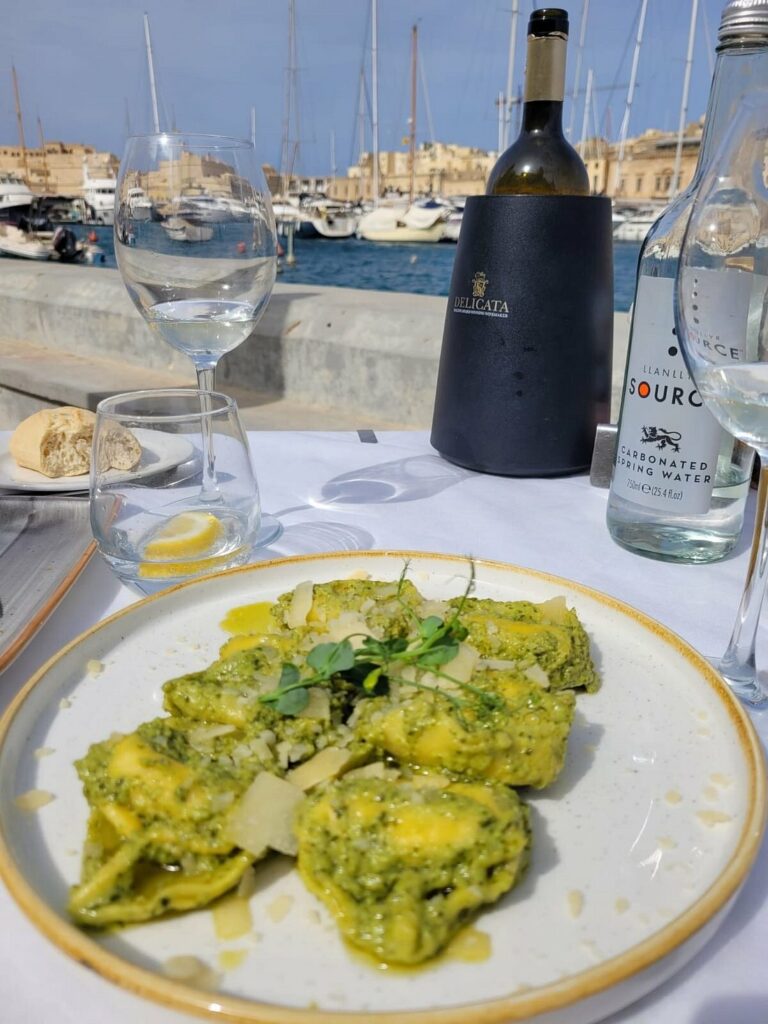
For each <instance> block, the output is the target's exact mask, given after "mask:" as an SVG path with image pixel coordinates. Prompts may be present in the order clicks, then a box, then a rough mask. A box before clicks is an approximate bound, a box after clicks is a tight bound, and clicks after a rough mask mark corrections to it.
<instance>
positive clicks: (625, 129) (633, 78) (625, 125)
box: [613, 0, 648, 198]
mask: <svg viewBox="0 0 768 1024" xmlns="http://www.w3.org/2000/svg"><path fill="white" fill-rule="evenodd" d="M647 10H648V0H642V4H641V7H640V18H639V21H638V23H637V38H636V39H635V52H634V53H633V55H632V71H631V73H630V76H629V88H628V89H627V102H626V104H625V106H624V117H623V118H622V119H621V130H620V132H619V153H618V156H617V158H616V175H615V178H614V185H613V195H614V198H615V197H616V196H617V194H618V191H619V185H620V183H621V165H622V164H623V163H624V149H625V146H626V144H627V135H628V133H629V115H630V113H631V111H632V100H633V99H634V96H635V83H636V82H637V65H638V62H639V60H640V47H641V46H642V45H643V29H644V28H645V14H646V11H647Z"/></svg>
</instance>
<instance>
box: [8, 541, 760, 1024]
mask: <svg viewBox="0 0 768 1024" xmlns="http://www.w3.org/2000/svg"><path fill="white" fill-rule="evenodd" d="M361 557H364V558H366V559H369V558H376V557H380V558H393V557H395V558H403V559H409V558H412V559H421V558H428V559H433V560H435V561H440V562H452V563H457V562H466V561H468V559H466V558H462V557H461V556H460V555H443V554H434V553H431V552H425V551H341V552H326V553H323V554H313V555H297V556H293V557H290V558H279V559H274V560H271V561H268V562H259V563H257V564H256V565H247V566H242V567H241V568H238V569H229V570H226V571H224V572H221V573H215V574H214V575H215V576H217V577H218V576H233V575H236V574H241V573H258V572H259V571H260V570H261V569H266V568H274V567H275V566H279V565H295V564H297V563H301V562H319V561H325V560H332V559H340V558H349V559H350V560H352V559H357V558H361ZM474 561H475V564H476V565H478V566H485V567H487V568H490V569H502V570H509V571H511V572H514V573H518V574H520V575H521V576H529V577H534V578H536V579H539V580H544V581H546V582H550V583H554V584H557V585H565V586H567V587H568V588H569V589H571V590H576V591H578V592H579V593H581V594H584V595H585V596H586V597H589V598H591V599H592V600H594V601H597V602H598V603H600V604H603V605H605V606H606V607H608V608H612V609H614V610H616V611H619V612H621V613H623V614H624V615H626V616H627V617H628V618H630V619H632V620H634V621H635V622H636V623H638V624H639V625H641V626H643V627H644V628H645V629H648V630H650V631H651V632H652V633H654V634H655V635H656V636H658V637H660V638H661V639H663V640H665V641H666V642H667V643H669V644H670V645H671V646H672V647H673V648H674V649H675V650H676V651H677V652H678V654H680V655H682V657H684V658H685V660H686V661H687V662H689V663H690V664H691V665H693V666H694V667H695V668H696V669H697V670H698V671H699V672H700V673H701V674H702V675H703V676H704V678H705V679H706V681H707V683H708V684H709V685H710V687H711V688H712V690H713V691H714V692H715V693H716V694H717V696H718V697H719V698H720V700H721V701H722V703H723V705H724V707H725V710H726V711H727V713H728V716H729V718H730V719H731V722H732V723H733V725H734V728H735V729H736V733H737V735H738V738H739V743H740V745H741V751H742V753H743V755H744V758H745V760H746V762H747V764H748V766H749V798H748V804H747V810H746V817H745V822H744V827H743V829H742V832H741V835H740V836H739V841H738V845H737V847H736V850H735V852H734V854H733V856H732V857H731V859H730V860H729V862H728V864H727V865H726V867H725V868H724V869H723V871H722V872H721V873H720V875H719V877H718V878H717V879H716V881H715V882H714V884H713V885H711V886H710V888H709V889H708V890H707V891H706V892H705V893H704V894H703V895H702V896H701V897H700V898H699V899H698V900H697V901H696V902H695V903H694V904H693V905H692V906H691V907H689V908H688V910H686V911H685V912H684V913H683V914H681V915H680V916H679V917H677V918H676V919H675V920H673V921H671V922H670V923H669V924H668V925H666V926H665V927H664V928H662V929H661V930H660V931H659V932H657V933H656V934H655V935H653V936H651V937H650V938H648V939H645V940H644V941H643V942H640V943H638V944H637V945H636V946H633V947H632V948H631V949H629V950H627V952H625V953H622V954H621V955H619V956H617V957H613V958H612V959H611V960H607V961H606V962H605V963H603V964H599V965H598V966H596V967H593V968H590V969H588V970H586V971H581V972H580V973H578V974H575V975H572V976H571V977H569V978H567V979H565V980H563V981H561V982H558V983H556V984H552V985H546V986H543V987H541V988H539V989H531V990H530V991H527V992H525V993H521V994H518V995H510V996H506V997H504V998H502V999H495V1000H492V1001H488V1002H483V1003H466V1004H463V1005H462V1006H456V1007H447V1008H440V1009H435V1010H415V1011H409V1010H405V1011H392V1012H368V1013H353V1012H340V1011H338V1010H333V1011H324V1010H319V1009H318V1010H315V1009H293V1008H289V1007H281V1006H276V1005H275V1004H273V1003H257V1002H253V1001H251V1000H246V999H240V998H237V997H234V996H227V995H225V994H223V993H215V994H214V993H211V992H204V991H201V990H199V989H194V988H189V987H187V986H185V985H181V984H179V983H177V982H173V981H170V980H169V979H166V978H163V977H162V976H160V975H158V974H155V973H154V972H152V971H147V970H144V969H143V968H140V967H136V966H134V965H133V964H131V963H128V962H127V961H125V960H123V959H122V958H121V957H118V956H116V955H114V954H113V953H110V952H108V951H106V950H104V949H102V948H101V947H100V946H99V945H98V944H97V943H96V942H93V941H92V940H91V939H90V938H89V937H88V936H87V934H86V933H85V932H82V931H80V930H79V929H78V928H76V927H75V926H74V925H71V924H69V923H67V922H66V921H64V920H62V918H61V917H59V915H58V914H57V913H56V912H55V911H53V910H52V909H51V908H50V907H49V906H48V904H47V903H45V902H44V901H43V900H42V899H41V898H40V897H39V896H38V895H37V893H36V892H35V890H34V889H33V888H32V887H31V886H30V885H29V884H28V883H27V881H26V879H25V878H24V877H23V876H22V874H21V873H20V872H19V870H18V869H17V867H16V864H15V862H14V860H13V859H12V857H11V855H10V853H9V850H8V847H7V845H6V842H5V837H4V834H3V832H2V827H1V823H0V878H2V879H3V881H4V882H5V884H6V886H7V887H8V889H9V891H10V893H11V895H12V896H13V897H14V899H15V900H16V902H17V903H18V904H19V906H20V907H21V909H22V910H23V911H24V912H25V913H26V914H27V916H28V917H29V918H30V920H31V921H32V922H33V924H35V925H36V926H37V927H38V928H39V929H40V931H42V932H43V934H44V935H46V936H47V937H48V938H49V939H51V941H52V942H54V943H55V944H56V945H57V946H59V947H60V948H61V949H63V950H64V952H66V953H68V954H69V955H70V956H71V957H73V958H74V959H75V960H77V961H78V962H79V963H81V964H83V965H84V966H85V967H90V968H91V969H92V970H94V971H96V972H97V973H98V974H100V975H102V977H104V978H107V979H108V980H109V981H112V982H115V983H116V984H118V985H120V986H122V987H123V988H125V989H128V990H129V991H131V992H134V993H135V994H136V995H139V996H142V997H144V998H145V999H150V1000H152V1001H154V1002H157V1003H161V1004H163V1005H165V1006H166V1007H169V1008H172V1009H176V1010H183V1011H187V1012H191V1013H195V1014H198V1015H199V1016H201V1017H213V1018H215V1019H217V1020H220V1021H234V1022H239V1024H318V1022H323V1021H325V1022H327V1024H331V1022H334V1024H336V1022H338V1021H340V1020H343V1021H344V1024H414V1022H418V1024H467V1021H468V1020H470V1019H471V1020H472V1022H473V1024H501V1022H506V1021H525V1020H528V1019H529V1018H532V1017H536V1015H537V1014H541V1013H545V1012H547V1011H549V1012H551V1011H554V1010H557V1009H561V1008H563V1007H567V1006H569V1005H571V1004H573V1003H576V1002H579V1001H581V1000H583V999H586V998H588V997H589V996H593V995H595V994H597V993H599V992H602V991H604V990H606V989H608V988H610V987H612V986H614V985H617V984H619V983H620V982H623V981H626V980H627V979H628V978H631V977H632V976H633V975H635V974H638V973H639V972H640V971H642V970H644V969H646V968H648V967H650V966H651V965H652V964H654V963H655V962H656V961H658V960H660V959H661V958H662V957H664V956H666V955H667V954H668V953H671V952H672V951H673V950H674V949H676V948H677V947H678V946H680V945H681V944H682V943H683V942H685V941H686V940H687V939H689V938H691V937H692V936H693V935H694V934H695V933H696V932H697V931H699V929H701V928H702V927H703V926H704V925H705V924H706V923H707V922H708V921H709V920H710V918H712V917H713V916H714V915H715V914H716V913H717V912H718V911H719V910H721V909H723V908H724V907H725V906H726V905H727V903H728V901H729V899H730V898H731V897H732V896H733V895H734V893H735V892H736V891H737V889H738V888H739V886H740V885H741V884H742V882H743V881H744V880H745V878H746V876H747V874H748V872H749V869H750V867H751V866H752V863H753V861H754V859H755V857H756V855H757V851H758V849H759V846H760V841H761V838H762V833H763V830H764V828H765V824H766V810H767V808H766V780H765V767H764V764H765V763H764V757H763V751H762V746H761V744H760V740H759V739H758V737H757V734H756V733H755V731H754V728H753V726H752V723H751V722H750V720H749V718H748V716H747V714H746V712H745V711H744V709H743V708H742V707H741V705H740V704H739V703H738V701H737V700H736V698H735V697H734V696H733V695H732V694H731V692H730V691H729V690H728V688H727V686H726V684H725V682H724V681H723V680H722V679H721V677H720V676H719V675H718V673H717V672H716V671H715V670H714V669H713V668H712V667H711V666H710V665H709V664H708V662H706V661H705V659H704V658H703V657H702V656H701V655H700V654H698V653H697V652H696V651H695V650H694V649H693V648H692V647H691V646H690V645H689V644H688V643H686V642H685V641H684V640H683V639H682V638H681V637H679V636H678V635H677V634H676V633H673V632H672V631H671V630H670V629H667V627H666V626H663V625H661V623H659V622H657V621H656V620H655V619H652V618H650V617H649V616H647V615H645V614H644V613H643V612H640V611H638V610H637V609H635V608H632V607H631V606H630V605H627V604H625V603H624V602H623V601H619V600H617V599H616V598H613V597H610V596H609V595H607V594H603V593H601V592H600V591H598V590H593V589H592V588H591V587H587V586H583V585H582V584H580V583H574V582H573V581H571V580H566V579H564V578H563V577H560V576H554V575H552V574H550V573H545V572H540V571H538V570H536V569H526V568H522V567H520V566H514V565H510V564H509V563H506V562H495V561H491V560H487V559H475V560H474ZM209 579H211V576H206V577H203V578H202V579H197V580H190V581H188V582H186V583H181V584H179V585H177V586H175V587H172V588H170V589H169V590H165V591H162V592H161V593H159V594H154V595H152V596H150V597H146V598H144V599H143V600H141V601H140V602H137V603H136V604H133V605H129V606H128V607H127V608H124V609H122V610H121V611H119V612H116V613H115V614H114V615H111V616H110V617H109V618H107V619H104V620H103V621H102V622H100V623H97V624H96V625H95V626H93V627H92V628H91V629H89V630H87V631H86V632H85V633H82V634H81V635H80V636H79V637H76V638H75V639H74V640H72V641H71V642H70V643H69V644H67V645H66V647H63V648H62V650H61V651H59V652H58V654H55V655H54V656H53V657H52V658H51V659H50V660H49V661H48V662H46V664H45V665H43V666H42V668H41V669H39V670H38V672H36V673H35V675H34V676H33V677H32V678H31V679H30V680H29V682H27V683H26V684H25V686H24V687H23V689H22V690H20V691H19V693H18V694H17V696H16V698H15V699H14V701H13V703H12V704H11V705H10V706H9V708H8V709H7V711H6V712H5V715H4V716H3V718H2V720H0V747H2V745H3V743H4V742H5V737H6V734H7V733H8V730H9V728H10V726H11V723H12V721H13V719H14V717H15V715H16V713H17V712H18V711H19V709H20V707H21V706H22V704H23V703H24V701H25V700H26V699H27V697H28V696H29V694H30V692H31V691H32V689H33V687H35V686H36V685H37V683H38V682H39V681H40V680H41V679H42V678H43V676H44V675H45V674H46V672H47V671H48V670H49V669H50V668H51V666H52V665H54V664H55V663H56V662H57V661H58V660H59V659H60V658H62V657H63V656H64V655H65V654H67V653H68V652H69V651H71V650H72V649H73V648H74V647H76V646H77V645H78V644H80V643H82V641H83V640H85V639H86V638H87V637H89V636H91V635H92V634H94V633H96V632H98V631H99V630H100V629H102V628H104V627H105V626H107V625H108V624H110V623H112V622H115V621H116V620H117V619H120V618H123V617H124V616H126V615H129V614H130V613H131V612H132V611H133V610H134V609H136V608H138V607H140V606H143V605H146V604H149V603H151V602H153V601H159V600H162V599H163V598H164V597H166V596H167V595H168V594H171V593H174V592H175V591H177V590H181V589H185V588H187V587H191V586H195V585H197V584H198V583H201V582H204V581H205V580H209ZM470 1015H471V1016H470Z"/></svg>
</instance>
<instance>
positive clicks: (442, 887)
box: [296, 779, 530, 964]
mask: <svg viewBox="0 0 768 1024" xmlns="http://www.w3.org/2000/svg"><path fill="white" fill-rule="evenodd" d="M296 834H297V837H298V841H299V855H298V866H299V872H300V873H301V877H302V878H303V880H304V882H305V884H306V886H307V888H308V889H310V891H311V892H314V893H315V895H317V896H318V897H319V898H320V899H321V900H322V901H323V902H324V903H325V904H326V906H327V907H328V909H329V910H330V912H331V913H332V914H333V916H334V918H335V919H336V922H337V924H338V926H339V929H340V930H341V933H342V935H343V936H344V938H345V939H346V940H347V941H348V942H350V943H351V944H352V945H354V946H357V947H358V948H360V949H362V950H365V952H367V953H370V954H371V955H372V956H374V957H375V958H376V959H378V960H382V961H384V962H385V963H391V964H417V963H421V962H422V961H424V960H427V959H429V958H430V957H432V956H434V955H435V954H437V953H439V952H440V950H441V949H444V948H445V946H446V945H447V944H448V942H449V941H450V939H451V938H452V937H453V936H454V935H455V934H456V932H457V931H458V930H459V929H460V928H461V927H462V926H463V925H464V924H465V923H466V922H467V920H468V919H469V918H470V917H471V915H472V914H473V913H475V912H476V911H477V910H479V909H480V907H482V906H483V905H484V904H487V903H493V902H494V901H495V900H497V899H498V898H499V897H500V896H501V895H502V894H503V893H505V892H507V891H508V890H509V889H511V888H512V886H514V885H515V884H516V883H517V881H518V880H519V879H520V877H521V876H522V874H523V872H524V870H525V867H526V864H527V862H528V856H529V848H530V823H529V813H528V809H527V808H526V807H525V805H524V804H523V803H522V801H521V800H520V799H519V797H518V796H517V794H516V793H515V792H514V790H511V789H507V788H506V787H503V786H492V785H483V784H471V783H457V784H452V785H449V786H448V787H446V788H443V789H433V788H421V787H418V786H416V785H413V784H412V783H408V782H389V781H385V780H382V779H353V780H350V779H347V780H341V781H340V782H336V783H332V784H329V785H328V786H326V787H325V788H324V789H323V790H322V791H321V792H319V793H317V794H316V795H314V796H312V797H310V799H309V800H307V801H306V803H305V804H304V805H303V806H302V807H301V808H300V810H299V815H298V820H297V824H296Z"/></svg>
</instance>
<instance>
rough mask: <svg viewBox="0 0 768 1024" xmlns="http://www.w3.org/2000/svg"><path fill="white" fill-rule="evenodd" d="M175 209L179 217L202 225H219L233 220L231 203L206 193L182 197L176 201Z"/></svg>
mask: <svg viewBox="0 0 768 1024" xmlns="http://www.w3.org/2000/svg"><path fill="white" fill-rule="evenodd" d="M174 207H175V211H176V213H177V214H178V216H179V217H184V218H186V219H188V220H194V221H197V222H198V223H200V224H219V223H221V222H222V221H227V220H232V219H233V212H232V208H231V205H230V203H229V202H228V201H227V200H226V199H224V198H223V197H222V196H212V195H208V193H206V192H201V193H200V194H199V195H184V194H183V195H180V196H178V198H177V199H174Z"/></svg>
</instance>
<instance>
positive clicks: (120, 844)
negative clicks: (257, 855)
mask: <svg viewBox="0 0 768 1024" xmlns="http://www.w3.org/2000/svg"><path fill="white" fill-rule="evenodd" d="M194 724H195V725H198V726H199V723H194ZM188 726H189V723H185V722H179V721H176V722H175V723H173V722H172V721H171V720H169V719H157V720H155V721H154V722H151V723H146V724H145V725H144V726H142V727H140V728H139V730H137V731H136V732H133V733H129V734H128V735H126V736H114V737H112V738H111V739H109V740H107V741H105V742H104V743H100V744H94V746H93V747H91V749H90V750H89V752H88V754H87V755H86V757H84V758H82V759H81V760H80V761H78V762H77V765H76V766H77V769H78V773H79V775H80V778H81V780H82V782H83V788H84V790H85V794H86V797H87V799H88V802H89V804H90V806H91V813H90V817H89V821H88V835H87V839H86V845H85V850H84V857H83V871H82V880H81V882H80V884H79V885H77V886H75V887H74V888H73V890H72V892H71V894H70V900H69V910H70V913H71V914H72V916H73V917H74V918H75V920H77V921H79V922H80V923H82V924H91V925H101V926H103V925H107V924H113V923H116V922H128V921H142V920H146V919H148V918H150V917H156V916H158V915H159V914H163V913H166V912H167V911H171V910H176V911H178V910H189V909H191V908H193V907H198V906H204V905H206V904H207V903H209V902H210V901H211V900H212V899H215V898H216V897H217V896H220V895H221V894H222V893H224V892H227V890H229V889H231V888H232V886H233V885H236V884H237V882H238V880H239V878H240V877H241V875H242V874H243V872H244V871H245V869H246V868H247V867H248V865H249V864H250V863H252V861H253V859H254V858H253V857H252V856H250V855H248V854H244V853H243V852H242V851H240V850H237V849H235V848H233V846H232V843H231V842H230V841H229V840H227V838H226V835H225V832H226V829H225V826H226V820H227V815H228V813H229V810H230V808H231V807H232V806H233V805H234V804H235V801H236V799H237V797H238V796H239V795H240V793H241V792H242V791H243V790H244V788H245V787H246V786H247V784H248V782H249V781H250V779H251V778H252V777H253V776H254V775H255V774H256V772H257V771H259V770H260V769H261V767H262V764H267V765H270V762H271V761H272V755H271V754H270V749H269V746H268V745H267V744H266V743H264V744H263V751H264V755H265V756H264V757H263V758H262V757H260V756H258V754H257V753H256V752H255V750H253V749H252V748H251V747H250V746H247V745H246V741H247V738H246V737H237V741H239V742H241V744H242V746H243V757H242V760H240V761H238V762H237V763H236V762H235V760H234V758H233V757H232V756H231V755H226V754H224V753H223V752H221V751H220V752H219V756H218V757H216V758H214V757H213V756H211V754H206V753H203V752H196V751H195V750H194V747H193V746H192V745H191V742H190V730H189V728H188ZM228 738H229V745H230V747H231V749H232V750H234V749H236V748H234V747H232V744H233V743H234V742H236V741H235V739H234V738H232V737H228ZM211 739H212V742H215V741H216V740H218V741H219V745H220V746H221V744H222V741H223V740H224V739H225V737H221V736H219V737H212V738H211ZM211 751H212V753H213V746H212V747H211ZM248 755H250V757H249V756H248Z"/></svg>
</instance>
